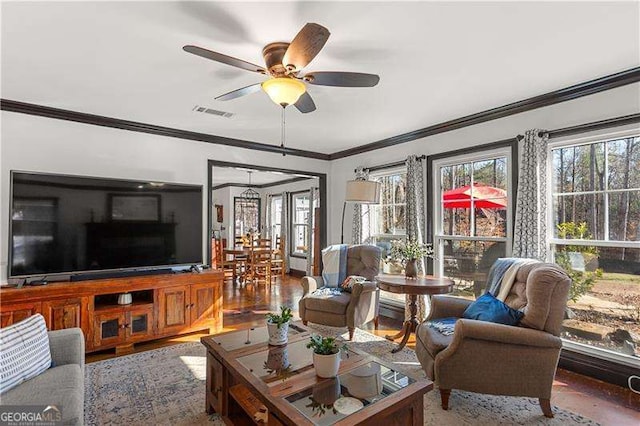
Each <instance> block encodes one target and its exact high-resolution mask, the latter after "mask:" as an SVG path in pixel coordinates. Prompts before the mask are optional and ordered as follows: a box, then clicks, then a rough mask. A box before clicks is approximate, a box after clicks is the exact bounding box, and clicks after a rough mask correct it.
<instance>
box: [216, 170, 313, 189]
mask: <svg viewBox="0 0 640 426" xmlns="http://www.w3.org/2000/svg"><path fill="white" fill-rule="evenodd" d="M212 170H213V171H212V175H213V186H216V185H221V184H223V183H247V184H248V183H249V173H247V171H248V170H250V169H246V168H242V167H238V168H236V167H217V166H214V167H213V169H212ZM251 172H252V173H251V183H252V184H254V185H264V184H269V183H274V182H279V181H283V180H287V179H293V178H298V177H303V175H292V174H288V173H282V172H266V171H261V170H252V171H251Z"/></svg>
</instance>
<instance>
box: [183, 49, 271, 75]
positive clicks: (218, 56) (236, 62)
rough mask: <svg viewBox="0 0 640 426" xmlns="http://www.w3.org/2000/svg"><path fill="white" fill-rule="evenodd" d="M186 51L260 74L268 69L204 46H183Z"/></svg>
mask: <svg viewBox="0 0 640 426" xmlns="http://www.w3.org/2000/svg"><path fill="white" fill-rule="evenodd" d="M182 50H184V51H185V52H189V53H192V54H194V55H197V56H200V57H202V58H206V59H211V60H212V61H216V62H221V63H223V64H227V65H231V66H232V67H236V68H242V69H243V70H247V71H253V72H258V73H260V74H266V73H267V71H266V70H265V69H264V68H263V67H261V66H259V65H256V64H252V63H251V62H247V61H243V60H242V59H238V58H234V57H233V56H227V55H223V54H222V53H218V52H213V51H211V50H207V49H203V48H202V47H198V46H192V45H187V46H184V47H183V48H182Z"/></svg>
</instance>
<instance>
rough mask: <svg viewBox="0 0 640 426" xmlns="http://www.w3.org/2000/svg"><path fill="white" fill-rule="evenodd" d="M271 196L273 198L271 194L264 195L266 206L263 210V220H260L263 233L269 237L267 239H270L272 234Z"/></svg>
mask: <svg viewBox="0 0 640 426" xmlns="http://www.w3.org/2000/svg"><path fill="white" fill-rule="evenodd" d="M272 198H273V195H272V194H267V197H266V202H267V205H266V208H265V209H264V210H265V214H264V222H262V223H263V225H262V226H263V229H264V232H263V235H264V237H265V238H269V239H271V237H272V235H271V234H272V229H271V222H272V220H271V215H272V213H271V199H272Z"/></svg>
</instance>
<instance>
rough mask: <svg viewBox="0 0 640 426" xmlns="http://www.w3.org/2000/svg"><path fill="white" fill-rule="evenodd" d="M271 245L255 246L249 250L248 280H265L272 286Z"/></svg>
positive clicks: (251, 281)
mask: <svg viewBox="0 0 640 426" xmlns="http://www.w3.org/2000/svg"><path fill="white" fill-rule="evenodd" d="M271 252H272V249H271V247H254V248H252V250H251V251H250V252H249V267H248V271H247V278H246V280H247V282H250V283H252V284H259V283H261V282H264V283H265V284H269V286H271Z"/></svg>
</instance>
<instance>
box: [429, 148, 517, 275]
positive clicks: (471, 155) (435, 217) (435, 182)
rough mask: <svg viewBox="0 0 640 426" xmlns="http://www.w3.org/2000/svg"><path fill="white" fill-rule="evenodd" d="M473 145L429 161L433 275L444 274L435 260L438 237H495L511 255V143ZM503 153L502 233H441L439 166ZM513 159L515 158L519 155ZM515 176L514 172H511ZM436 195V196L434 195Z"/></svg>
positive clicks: (472, 239) (513, 205)
mask: <svg viewBox="0 0 640 426" xmlns="http://www.w3.org/2000/svg"><path fill="white" fill-rule="evenodd" d="M480 148H481V147H478V149H474V150H472V151H469V152H468V153H458V154H453V153H452V154H453V155H450V156H442V157H440V158H438V159H434V160H432V161H431V179H432V182H431V183H432V185H431V191H430V193H431V208H432V209H431V212H432V214H431V217H430V220H431V222H432V223H431V232H430V233H429V235H430V237H431V243H432V244H433V250H434V261H433V273H434V275H435V276H436V277H442V276H444V263H443V262H439V261H437V259H440V258H441V257H442V254H441V253H440V251H441V247H440V246H441V244H440V242H441V241H442V240H455V241H496V242H504V243H505V248H506V253H505V254H506V256H511V252H512V249H513V227H514V219H515V217H514V216H515V196H516V190H517V188H514V184H516V185H517V183H516V182H515V181H514V173H515V170H514V168H516V167H518V164H516V163H515V162H514V151H513V146H510V145H509V146H501V147H486V148H484V149H480ZM502 157H505V158H506V159H507V177H506V181H507V224H506V234H505V236H504V237H483V236H476V235H474V236H463V235H444V234H443V233H442V229H441V228H442V220H441V214H442V203H441V201H442V200H441V195H442V194H441V191H440V189H441V186H442V185H441V184H442V181H441V179H442V174H441V173H440V169H441V168H442V167H447V166H455V165H459V164H464V163H472V164H473V163H474V162H476V161H487V160H491V159H497V158H502ZM516 159H518V160H519V158H517V156H516ZM515 176H516V179H517V173H515ZM436 195H437V196H438V197H436Z"/></svg>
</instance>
